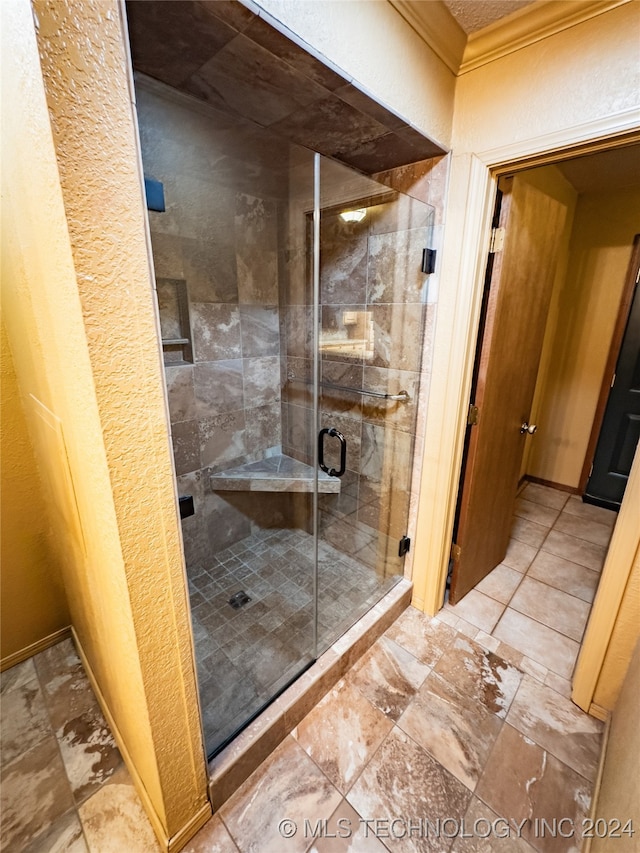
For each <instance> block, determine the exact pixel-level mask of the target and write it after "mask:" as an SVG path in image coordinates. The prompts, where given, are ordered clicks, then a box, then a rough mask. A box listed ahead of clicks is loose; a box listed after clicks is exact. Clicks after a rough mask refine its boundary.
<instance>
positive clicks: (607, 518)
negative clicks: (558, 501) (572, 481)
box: [564, 495, 618, 527]
mask: <svg viewBox="0 0 640 853" xmlns="http://www.w3.org/2000/svg"><path fill="white" fill-rule="evenodd" d="M564 511H565V512H568V513H570V514H571V515H577V516H579V517H580V518H584V519H586V520H587V521H595V522H597V523H598V524H606V525H607V527H613V526H614V524H615V523H616V520H617V518H618V513H617V512H615V511H614V510H612V509H604V507H601V506H594V505H593V504H586V503H583V501H582V498H579V497H578V495H571V497H570V498H569V500H568V501H567V503H566V504H565V506H564Z"/></svg>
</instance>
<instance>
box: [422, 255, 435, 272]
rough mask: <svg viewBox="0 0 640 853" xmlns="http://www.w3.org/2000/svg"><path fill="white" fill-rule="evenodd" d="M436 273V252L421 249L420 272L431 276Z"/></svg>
mask: <svg viewBox="0 0 640 853" xmlns="http://www.w3.org/2000/svg"><path fill="white" fill-rule="evenodd" d="M435 271H436V250H435V249H423V250H422V272H423V273H424V274H425V275H431V273H434V272H435Z"/></svg>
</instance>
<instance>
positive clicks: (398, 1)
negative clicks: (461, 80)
mask: <svg viewBox="0 0 640 853" xmlns="http://www.w3.org/2000/svg"><path fill="white" fill-rule="evenodd" d="M389 2H390V3H391V5H392V6H393V8H394V9H395V10H396V12H398V14H400V15H401V16H402V17H403V18H404V19H405V21H406V22H407V23H408V24H409V26H410V27H411V28H412V29H414V30H415V32H416V33H417V34H418V35H419V36H420V38H421V39H422V40H423V41H424V42H426V44H428V45H429V47H430V48H431V50H433V52H434V53H435V54H436V55H437V56H438V57H439V58H440V59H441V60H442V61H443V62H444V64H445V65H446V66H447V68H448V69H449V70H450V71H452V72H453V73H454V74H458V71H459V69H460V64H461V62H462V58H463V55H464V50H465V46H466V44H467V34H466V33H465V31H464V30H463V29H462V27H461V26H460V24H458V22H457V21H456V19H455V18H454V17H453V15H452V14H451V12H450V11H449V10H448V9H447V7H446V6H445V5H444V3H443V2H442V0H428V2H426V3H425V2H418V3H416V2H415V0H389Z"/></svg>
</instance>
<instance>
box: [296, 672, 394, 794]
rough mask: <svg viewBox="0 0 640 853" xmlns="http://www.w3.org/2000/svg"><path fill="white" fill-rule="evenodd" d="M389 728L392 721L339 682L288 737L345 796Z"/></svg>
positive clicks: (346, 684)
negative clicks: (291, 737) (293, 738)
mask: <svg viewBox="0 0 640 853" xmlns="http://www.w3.org/2000/svg"><path fill="white" fill-rule="evenodd" d="M392 728H393V722H392V720H390V719H389V718H388V717H386V716H385V715H384V714H383V713H382V712H381V711H379V710H378V709H377V708H374V707H373V705H372V704H371V703H370V702H369V701H368V700H367V699H365V697H364V696H363V695H362V694H361V693H360V692H359V691H358V690H357V689H356V687H354V686H353V685H352V684H350V683H349V682H347V681H344V680H342V681H339V682H338V684H337V685H336V686H335V687H334V688H333V690H331V691H330V692H329V693H328V694H327V695H326V696H325V697H324V699H322V701H321V702H319V703H318V705H316V707H315V708H314V709H313V711H311V712H310V713H309V714H307V716H306V717H305V718H304V720H302V722H301V723H300V724H299V725H298V727H297V729H295V730H294V731H293V733H292V734H293V736H294V737H295V738H296V740H297V741H298V743H299V744H300V746H301V747H302V748H303V749H304V751H305V752H306V753H307V755H309V756H310V757H311V758H313V760H314V761H315V763H316V764H317V765H318V767H320V769H321V770H323V771H324V773H325V774H326V775H327V776H328V778H329V779H330V780H331V782H333V784H334V785H335V786H336V788H337V789H338V790H339V791H340V792H341V793H343V794H345V793H346V792H347V791H348V790H349V788H350V787H351V785H352V784H353V782H354V781H355V779H356V777H357V776H358V774H359V773H360V771H361V770H362V768H363V767H364V765H365V764H366V763H367V762H368V761H369V759H370V758H371V756H372V755H373V753H374V752H375V751H376V749H377V748H378V747H379V746H380V744H381V743H382V741H383V740H384V738H385V737H386V736H387V735H388V734H389V732H390V731H391V729H392Z"/></svg>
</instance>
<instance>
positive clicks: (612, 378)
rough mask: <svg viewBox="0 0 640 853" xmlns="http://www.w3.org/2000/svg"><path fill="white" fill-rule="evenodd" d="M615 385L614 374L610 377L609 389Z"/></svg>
mask: <svg viewBox="0 0 640 853" xmlns="http://www.w3.org/2000/svg"><path fill="white" fill-rule="evenodd" d="M615 384H616V374H615V373H614V374H613V376H612V377H611V385H609V388H613V386H614V385H615Z"/></svg>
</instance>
